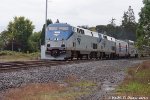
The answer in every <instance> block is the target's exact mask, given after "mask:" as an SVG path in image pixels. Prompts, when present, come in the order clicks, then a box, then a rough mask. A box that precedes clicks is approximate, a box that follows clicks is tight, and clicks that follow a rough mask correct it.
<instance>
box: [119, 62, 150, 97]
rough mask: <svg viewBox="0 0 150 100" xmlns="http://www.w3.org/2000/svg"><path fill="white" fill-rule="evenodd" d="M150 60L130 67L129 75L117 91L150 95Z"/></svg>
mask: <svg viewBox="0 0 150 100" xmlns="http://www.w3.org/2000/svg"><path fill="white" fill-rule="evenodd" d="M149 65H150V62H149V61H145V62H143V63H142V64H140V65H138V66H136V67H131V68H129V69H128V76H127V77H126V78H125V80H124V82H123V83H122V84H121V85H120V86H119V88H118V89H117V92H118V93H120V94H126V93H127V94H128V95H136V96H141V95H145V96H149V95H150V86H149V85H150V81H149V80H150V73H149V72H150V66H149Z"/></svg>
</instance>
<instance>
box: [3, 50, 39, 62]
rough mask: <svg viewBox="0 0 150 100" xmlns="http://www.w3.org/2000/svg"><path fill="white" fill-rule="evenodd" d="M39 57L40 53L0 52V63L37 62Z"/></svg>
mask: <svg viewBox="0 0 150 100" xmlns="http://www.w3.org/2000/svg"><path fill="white" fill-rule="evenodd" d="M39 56H40V53H38V52H36V53H21V52H14V51H0V61H1V62H9V61H26V60H37V59H38V58H39Z"/></svg>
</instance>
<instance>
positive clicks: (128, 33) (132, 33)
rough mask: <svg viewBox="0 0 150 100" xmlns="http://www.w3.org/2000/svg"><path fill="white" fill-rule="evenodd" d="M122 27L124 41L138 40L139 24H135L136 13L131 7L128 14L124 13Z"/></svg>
mask: <svg viewBox="0 0 150 100" xmlns="http://www.w3.org/2000/svg"><path fill="white" fill-rule="evenodd" d="M121 27H122V37H123V39H129V40H134V41H135V40H136V27H137V23H136V22H135V16H134V11H133V9H132V8H131V6H129V9H128V11H127V12H124V15H123V20H122V25H121Z"/></svg>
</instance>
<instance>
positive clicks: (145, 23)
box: [137, 0, 150, 49]
mask: <svg viewBox="0 0 150 100" xmlns="http://www.w3.org/2000/svg"><path fill="white" fill-rule="evenodd" d="M143 4H144V7H143V8H142V9H141V12H140V13H139V15H140V19H139V24H138V28H137V38H138V41H137V46H138V47H139V48H140V49H142V45H146V46H150V1H148V0H143Z"/></svg>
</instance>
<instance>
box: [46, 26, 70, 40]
mask: <svg viewBox="0 0 150 100" xmlns="http://www.w3.org/2000/svg"><path fill="white" fill-rule="evenodd" d="M49 27H68V30H49V29H48V31H47V39H50V40H52V41H54V40H55V39H56V38H57V40H58V41H61V40H62V39H63V40H67V39H69V38H70V37H71V36H72V35H73V31H72V26H70V25H68V24H63V23H55V24H50V25H48V28H49ZM55 32H60V34H58V35H57V36H56V35H54V34H55Z"/></svg>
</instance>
